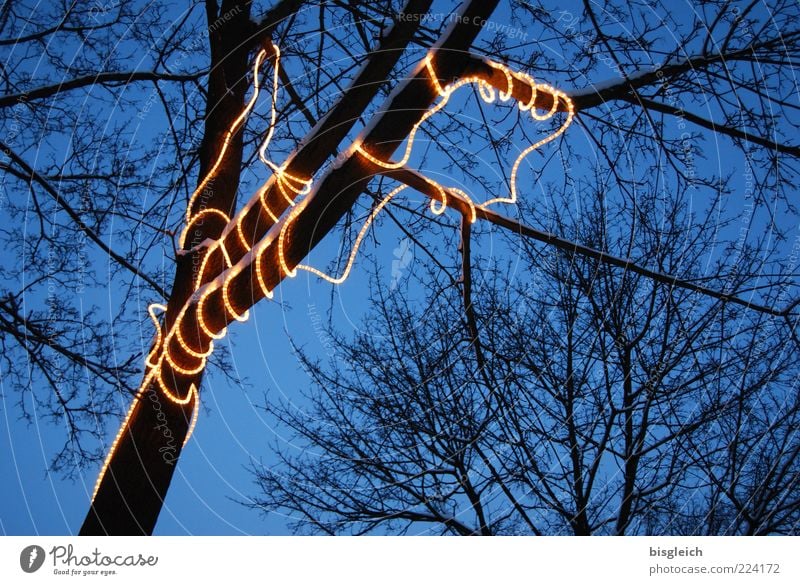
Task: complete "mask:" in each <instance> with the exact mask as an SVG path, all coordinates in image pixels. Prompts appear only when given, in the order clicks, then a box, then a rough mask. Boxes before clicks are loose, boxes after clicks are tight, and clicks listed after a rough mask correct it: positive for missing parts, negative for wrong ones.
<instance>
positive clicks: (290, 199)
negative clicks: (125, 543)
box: [92, 44, 574, 500]
mask: <svg viewBox="0 0 800 585" xmlns="http://www.w3.org/2000/svg"><path fill="white" fill-rule="evenodd" d="M272 48H273V50H274V53H275V62H274V66H273V84H272V99H271V104H270V124H269V129H268V131H267V133H266V136H265V139H264V141H263V143H262V144H261V146H260V148H259V151H258V153H259V158H260V160H261V161H262V162H263V163H264V164H265V165H266V166H268V167H269V168H270V169H271V170H272V179H273V180H274V184H275V186H276V187H277V189H278V191H279V193H280V194H281V196H282V197H283V198H284V199H285V201H286V202H287V203H288V204H289V206H290V210H289V213H288V215H287V217H286V218H285V221H284V222H283V225H282V226H281V228H280V232H279V234H278V238H277V240H278V261H279V263H280V266H281V269H282V270H283V272H284V273H285V274H286V275H287V276H290V277H293V276H295V275H296V274H297V270H305V271H307V272H310V273H312V274H314V275H316V276H318V277H320V278H322V279H324V280H326V281H328V282H331V283H333V284H341V283H343V282H344V281H345V280H346V279H347V277H348V276H349V274H350V271H351V269H352V267H353V264H354V262H355V258H356V255H357V253H358V249H359V247H360V245H361V242H362V240H363V239H364V237H365V235H366V233H367V231H368V230H369V227H370V225H371V224H372V222H373V221H374V220H375V217H376V216H377V215H378V214H379V213H380V212H381V210H382V209H383V208H384V207H385V206H386V205H387V204H388V203H389V202H390V201H391V200H392V198H394V197H395V196H396V195H397V194H398V193H400V192H401V191H403V190H404V189H405V188H406V185H400V186H398V187H396V188H394V189H393V190H392V191H390V192H389V193H388V194H387V195H386V196H385V197H383V199H382V200H381V201H380V202H379V203H378V204H377V205H376V206H375V207H374V208H373V209H372V211H371V212H370V214H369V216H368V217H367V219H366V220H365V222H364V225H363V226H362V227H361V230H360V231H359V233H358V235H357V237H356V240H355V242H354V244H353V247H352V249H351V251H350V254H349V256H348V259H347V263H346V265H345V268H344V271H343V272H342V274H341V275H340V276H338V277H334V276H331V275H329V274H327V273H325V272H323V271H321V270H319V269H317V268H314V267H313V266H309V265H306V264H298V265H297V266H295V267H294V268H290V267H289V265H288V263H287V262H286V258H285V256H284V248H285V238H286V234H287V231H288V228H289V226H291V225H292V223H293V222H294V220H295V219H296V218H297V216H298V215H299V214H300V212H301V211H302V210H303V208H304V207H305V205H304V204H302V203H301V204H300V205H298V204H297V203H296V199H297V198H298V197H301V198H302V197H304V196H305V195H307V194H308V193H310V192H311V186H312V180H311V179H310V178H309V179H306V178H302V177H297V176H294V175H292V174H290V173H287V172H286V164H285V163H284V165H277V164H275V163H274V162H272V161H271V160H269V159H268V158H267V155H266V150H267V147H268V145H269V143H270V141H271V139H272V136H273V134H274V131H275V124H276V119H277V109H276V103H277V91H278V73H279V66H280V49H279V48H278V46H277V45H275V44H273V45H272ZM266 54H267V53H266V51H265V50H264V49H262V50H261V51H259V53H258V55H257V56H256V59H255V64H254V67H253V94H252V96H251V97H250V100H249V101H248V102H247V104H246V105H245V107H244V109H243V110H242V112H241V113H240V114H239V116H237V117H236V119H234V121H233V122H232V123H231V125H230V127H229V128H228V130H227V131H226V134H225V137H224V139H223V142H222V146H221V147H220V150H219V154H218V155H217V159H216V161H215V162H214V164H213V165H212V166H211V168H210V169H209V171H208V173H207V174H206V176H205V177H204V178H203V179H202V180H201V181H200V183H199V184H198V186H197V188H196V189H195V190H194V192H193V193H192V195H191V196H190V197H189V201H188V203H187V209H186V225H185V227H184V229H183V232H182V233H181V236H180V239H179V243H180V247H181V248H184V247H185V244H186V238H187V236H188V234H189V230H190V228H191V226H192V225H193V224H194V223H195V222H196V221H197V220H198V219H200V218H202V217H203V216H205V215H218V216H220V217H221V218H222V219H223V220H224V221H225V224H226V229H225V231H224V232H223V235H224V234H225V233H228V232H229V231H230V230H229V229H228V228H231V224H233V226H232V229H235V230H236V234H237V237H238V238H239V241H240V242H241V244H242V246H243V247H244V249H247V250H251V252H254V259H253V262H254V263H255V274H256V281H257V282H258V285H259V287H260V289H261V291H262V292H263V294H264V296H265V297H267V298H272V297H273V291H272V290H270V289H269V288H268V287H267V285H266V282H265V280H264V277H263V273H262V269H261V261H260V260H261V256H262V255H263V253H264V252H265V250H266V249H267V248H268V247H269V246H270V245H271V244H272V241H265V240H262V241H261V242H258V243H251V242H248V241H247V238H246V237H245V234H244V231H243V230H242V221H243V219H244V217H245V213H244V212H240V213H239V214H238V215H237V217H235V218H234V219H233V220H231V218H229V217H228V216H227V215H226V214H225V213H224V212H222V211H220V210H218V209H213V208H212V209H205V208H202V209H201V210H200V211H198V212H196V213H192V211H193V208H194V206H195V203H196V201H197V199H198V198H199V197H200V196H201V195H202V193H203V191H204V190H205V188H206V187H207V186H208V184H209V183H210V182H211V181H212V180H213V179H214V177H215V175H216V173H217V171H218V169H219V167H220V165H221V164H222V161H223V158H224V156H225V154H226V152H227V150H228V147H229V145H230V143H231V141H232V140H233V137H234V135H235V134H236V132H238V131H239V129H240V127H241V125H242V123H243V122H244V120H245V119H246V118H247V116H248V114H249V113H250V111H251V110H252V109H253V107H254V105H255V103H256V101H257V99H258V95H259V89H260V88H259V70H260V68H261V65H262V63H263V61H264V59H265V58H266ZM488 63H489V65H491V66H492V67H493V68H495V69H498V70H500V71H501V72H502V73H503V74H504V75H505V78H506V89H505V91H500V92H495V89H494V87H492V86H491V85H490V84H489V83H488V82H487V81H485V80H484V79H481V78H480V77H478V76H468V77H464V78H461V79H459V80H457V81H455V82H453V83H450V84H448V85H447V86H446V87H442V86H441V84H440V83H439V78H438V76H437V75H436V71H435V69H434V67H433V62H432V58H431V55H430V54H428V56H427V57H426V58H425V61H424V66H425V69H426V70H427V72H428V75H429V76H430V79H431V81H432V83H433V85H434V87H435V89H436V91H437V93H438V94H439V96H440V97H441V99H440V100H439V102H438V103H437V104H435V105H434V106H433V107H431V108H430V109H428V110H427V111H426V112H425V114H424V115H423V116H422V117H421V118H420V120H419V121H418V122H417V123H416V124H414V126H413V127H412V129H411V131H410V132H409V135H408V139H407V141H406V147H405V151H404V153H403V156H402V157H401V159H400V160H399V161H385V160H382V159H380V158H378V157H375V156H373V155H372V154H370V153H369V152H368V151H367V150H366V149H365V148H364V147H363V146H362V145H361V144H359V145H358V146H356V147H355V151H356V152H358V153H359V154H360V155H361V156H363V157H365V158H366V159H368V160H370V161H371V162H373V163H374V164H376V165H378V166H380V167H382V168H385V169H401V168H404V167H405V166H406V164H407V162H408V160H409V158H410V156H411V150H412V147H413V143H414V139H415V136H416V133H417V130H418V128H419V126H420V125H421V124H423V123H424V122H425V121H426V120H427V119H428V118H430V117H431V116H433V115H434V114H436V113H437V112H439V111H441V110H442V109H443V108H444V107H445V106H446V105H447V103H448V101H449V99H450V97H451V95H452V94H453V93H454V92H455V91H456V90H457V89H458V88H460V87H463V86H464V85H467V84H471V83H476V84H477V85H478V93H479V95H480V96H481V99H483V101H484V102H486V103H492V102H494V100H495V98H496V97H499V99H500V101H503V102H505V101H508V100H509V99H511V97H512V93H513V86H514V82H515V80H516V81H519V82H521V83H524V84H526V85H528V86H529V87H530V89H531V97H530V99H529V100H528V102H526V103H522V102H519V108H520V110H521V111H530V112H531V116H532V118H533V119H534V120H538V121H544V120H548V119H550V118H552V117H553V116H554V115H555V113H556V111H557V110H558V103H559V100H562V101H563V102H564V103H565V104H566V108H567V116H566V118H565V120H564V122H563V123H562V124H561V126H560V127H559V128H558V129H556V130H555V131H554V132H552V133H550V134H548V135H547V136H545V137H544V138H542V139H541V140H539V141H537V142H535V143H533V144H531V145H530V146H528V147H527V148H525V149H524V150H523V151H522V152H521V153H520V154H519V156H518V157H517V158H516V160H515V161H514V163H513V165H512V170H511V178H510V190H511V195H510V197H496V198H494V199H490V200H489V201H486V202H484V203H482V204H479V205H478V206H477V207H480V208H482V209H486V208H487V207H488V206H489V205H492V204H494V203H501V202H502V203H515V202H516V200H517V187H516V180H517V172H518V169H519V166H520V165H521V163H522V161H523V159H524V158H525V157H526V156H527V155H528V154H530V153H531V152H533V151H534V150H536V149H538V148H540V147H541V146H543V145H545V144H547V143H548V142H551V141H552V140H555V139H556V138H557V137H558V136H560V135H561V134H562V133H563V132H564V131H565V130H566V129H567V127H568V126H569V125H570V124H571V122H572V119H573V117H574V106H573V103H572V101H571V100H570V99H569V97H568V96H567V95H566V94H564V93H563V92H561V91H560V90H558V89H555V88H553V87H551V86H549V85H546V84H542V83H536V82H535V81H534V80H533V78H532V77H531V76H529V75H528V74H526V73H514V72H512V71H511V70H510V69H509V68H508V67H506V66H505V65H502V64H500V63H495V62H492V61H488ZM539 91H542V92H545V93H548V94H550V96H551V97H552V100H553V104H552V106H551V108H550V109H549V110H548V111H547V112H546V113H544V114H539V113H538V112H536V108H535V102H536V97H537V95H538V92H539ZM423 179H424V180H425V181H427V182H428V183H429V184H430V185H432V186H433V187H434V189H435V190H436V191H437V192H438V193H439V198H438V199H436V198H432V199H431V203H430V210H431V212H432V213H433V214H434V215H441V214H442V213H444V212H445V210H446V209H447V193H448V192H450V193H452V194H453V195H455V196H457V197H458V198H459V199H461V200H462V202H463V203H466V205H467V206H468V207H469V210H470V216H469V219H470V222H475V220H476V217H477V212H476V205H475V203H474V202H473V201H472V199H471V198H470V197H469V196H468V195H467V194H466V193H465V192H464V191H462V190H461V189H457V188H455V187H450V188H446V187H444V186H442V185H441V184H440V183H438V182H436V181H434V180H433V179H430V178H428V177H425V176H423ZM269 187H270V182H269V181H268V182H267V183H265V184H264V185H262V186H261V187H260V188H259V189H258V191H257V197H255V198H254V199H256V200H257V201H258V203H260V205H261V208H262V209H263V210H264V211H265V213H266V214H267V215H268V216H269V217H270V218H271V219H272V220H273V221H274V222H276V223H277V222H278V221H279V218H278V217H277V216H276V215H275V214H274V212H273V211H272V210H271V209H270V208H269V206H268V205H267V201H266V197H265V195H266V193H267V192H268V190H269ZM303 201H304V202H307V201H308V199H303ZM248 205H249V204H248ZM243 211H244V210H243ZM201 246H202V244H201ZM217 247H219V249H220V251H221V253H222V256H223V258H224V261H225V270H224V271H223V273H222V275H221V278H222V283H221V288H222V300H223V305H224V307H225V310H226V312H227V313H228V314H229V315H230V317H231V318H233V319H234V320H236V321H246V320H247V318H248V315H249V312H248V311H244V313H241V314H240V313H238V312H237V311H236V310H235V309H234V308H233V306H232V305H231V303H230V300H229V296H228V286H229V284H230V282H231V281H232V280H233V278H234V277H236V276H237V275H238V273H239V272H240V271H241V270H240V269H233V268H234V266H233V263H232V261H231V258H230V255H229V253H228V251H227V249H226V248H225V244H224V242H223V237H220V238H219V239H218V240H215V241H214V242H212V243H211V244H210V245H209V246H207V248H208V249H207V251H206V253H205V256H204V258H203V261H202V262H201V264H200V268H199V270H198V274H197V277H196V278H195V280H194V283H193V284H194V288H193V296H194V298H196V299H197V309H196V315H197V324H198V326H199V327H200V329H201V330H202V331H203V333H204V334H205V335H206V336H207V340H208V349H207V350H206V351H197V350H195V349H194V348H192V347H191V346H189V345H188V344H187V343H186V341H185V340H184V338H183V335H182V333H181V324H182V322H183V318H184V316H185V314H186V311H187V310H188V308H189V306H190V303H186V304H184V306H183V308H182V309H181V310H180V312H179V313H178V315H177V317H176V318H175V320H174V322H173V324H172V326H171V327H170V329H169V331H168V332H167V333H166V334H164V333H163V332H162V326H161V324H160V323H159V320H158V318H157V316H156V314H155V311H156V310H158V311H162V312H164V311H166V306H164V305H161V304H157V303H154V304H152V305H150V306H149V307H148V313H149V315H150V318H151V319H152V321H153V323H154V325H155V329H156V339H155V342H154V344H153V347H152V349H151V351H150V352H149V353H148V355H147V357H146V358H145V366H146V367H147V369H148V370H147V373H146V375H145V376H144V379H143V381H142V384H141V385H140V386H139V388H138V390H137V391H136V394H135V397H134V400H133V402H132V404H131V406H130V408H129V409H128V412H127V414H126V416H125V419H124V420H123V423H122V426H121V427H120V429H119V431H118V432H117V435H116V437H115V438H114V441H113V442H112V444H111V449H110V450H109V453H108V455H107V456H106V459H105V462H104V463H103V466H102V468H101V470H100V474H99V476H98V478H97V482H96V484H95V489H94V493H93V494H92V500H94V498H95V496H96V495H97V491H98V489H99V488H100V484H101V482H102V480H103V477H104V475H105V473H106V471H107V470H108V466H109V464H110V462H111V459H112V457H113V455H114V453H115V451H116V449H117V447H118V445H119V442H120V440H121V438H122V436H123V434H124V432H125V430H126V429H127V427H128V423H129V422H130V419H131V417H132V415H133V411H134V408H135V406H136V404H137V402H138V401H139V400H140V399H142V397H143V396H144V394H145V392H146V390H147V388H148V387H149V386H150V385H151V384H152V383H154V382H155V384H156V385H157V386H158V388H159V389H160V390H161V392H162V394H163V395H164V396H165V397H166V398H167V399H169V400H170V401H172V402H174V403H175V404H178V405H186V404H189V402H191V401H194V403H193V409H192V419H191V422H190V424H189V428H188V430H187V433H186V438H185V440H184V443H183V444H184V445H185V444H186V442H188V440H189V438H190V437H191V435H192V432H193V431H194V428H195V425H196V424H197V418H198V414H199V402H200V396H199V393H198V389H197V386H196V385H195V384H194V383H192V384H191V385H190V387H189V392H188V393H187V394H186V396H183V397H181V396H179V395H178V394H176V393H175V392H174V391H173V390H172V389H171V388H170V387H169V386H168V385H167V384H166V383H165V382H164V380H163V377H162V367H163V364H164V361H166V362H167V363H168V364H169V366H170V367H171V368H172V369H173V370H174V371H176V372H178V373H180V374H184V375H194V374H197V373H199V372H201V371H202V370H203V369H204V368H205V365H206V361H207V359H208V356H209V355H211V353H212V352H213V351H214V342H213V340H215V339H222V338H223V337H224V336H225V334H226V332H227V326H226V327H223V328H222V329H221V330H220V331H219V332H214V331H213V330H212V329H211V328H209V327H208V325H207V324H206V323H205V319H204V317H203V306H204V303H205V301H206V299H207V298H208V296H209V295H210V294H211V293H212V292H213V291H214V290H217V289H218V288H219V286H217V287H216V288H215V287H214V286H203V282H204V278H203V277H204V275H205V270H206V267H207V264H208V260H209V258H210V257H211V255H212V252H213V251H214V250H215V249H216V248H217ZM215 283H216V281H215ZM215 283H210V284H212V285H214V284H215ZM201 287H202V289H201ZM173 338H174V339H175V340H176V341H177V342H178V345H179V346H180V347H181V349H182V350H183V351H184V352H185V353H186V354H187V355H188V356H190V357H191V358H194V359H195V360H197V363H196V365H195V366H193V367H189V368H187V367H183V366H182V365H181V364H179V363H178V360H176V359H175V358H174V357H173V356H172V355H170V351H169V344H170V341H171V340H172V339H173Z"/></svg>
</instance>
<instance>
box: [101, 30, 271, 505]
mask: <svg viewBox="0 0 800 585" xmlns="http://www.w3.org/2000/svg"><path fill="white" fill-rule="evenodd" d="M273 48H274V49H275V53H276V57H279V56H280V51H279V50H278V47H277V46H276V45H274V44H273ZM265 56H266V51H265V50H263V49H262V50H261V51H259V53H258V55H257V56H256V59H255V65H254V67H253V71H254V74H253V95H252V96H251V97H250V100H249V101H248V103H247V104H246V106H245V108H244V109H243V110H242V112H241V113H240V114H239V115H238V116H237V117H236V118H235V119H234V120H233V122H232V123H231V125H230V127H229V128H228V130H227V132H226V133H225V138H224V140H223V143H222V146H221V148H220V151H219V154H218V155H217V159H216V161H215V162H214V164H213V165H212V166H211V169H209V171H208V173H207V174H206V176H205V177H204V178H203V179H202V180H201V181H200V184H199V185H198V186H197V188H196V189H195V190H194V192H193V193H192V195H191V196H190V197H189V201H188V203H187V206H186V226H185V227H184V229H183V232H182V233H181V236H180V238H179V243H180V247H181V248H183V247H184V246H185V241H186V237H187V235H188V233H189V229H190V227H191V226H192V225H193V224H194V223H195V222H196V221H197V220H198V219H200V218H201V217H203V216H204V215H206V214H216V215H219V216H221V217H222V219H223V220H224V221H225V223H226V224H229V223H230V221H231V220H230V218H229V217H228V216H227V215H226V214H225V213H224V212H222V211H220V210H218V209H202V210H200V211H199V212H198V213H196V214H192V208H193V207H194V203H195V201H196V200H197V198H198V197H199V196H200V194H201V193H202V192H203V190H204V189H205V188H206V186H207V185H208V184H209V182H211V180H212V179H213V178H214V176H215V175H216V172H217V170H218V169H219V167H220V165H221V164H222V160H223V158H224V157H225V153H226V152H227V150H228V147H229V145H230V142H231V140H232V138H233V136H234V134H235V133H236V132H237V131H238V129H239V126H240V125H241V124H242V122H243V121H244V120H245V118H246V117H247V115H248V114H249V113H250V110H252V108H253V106H254V105H255V103H256V100H257V99H258V94H259V82H258V71H259V69H260V68H261V64H262V62H263V60H264V57H265ZM277 80H278V72H277V60H276V70H275V75H274V81H275V84H274V85H275V87H274V88H273V112H274V107H275V98H274V95H275V91H276V89H275V88H277ZM274 121H275V115H274V113H273V116H272V122H273V124H271V125H270V126H271V128H270V135H269V136H268V139H267V141H265V146H266V143H267V142H268V141H269V137H271V134H272V126H273V125H274ZM236 227H237V231H238V234H239V238H240V240H241V242H242V243H243V244H244V245H245V248H247V247H248V244H247V241H246V239H245V238H244V234H243V233H242V230H241V226H240V225H239V224H238V223H237V226H236ZM218 242H219V240H218ZM212 251H213V250H211V249H209V250H208V251H207V252H206V255H205V257H204V258H203V263H202V264H201V267H200V270H199V275H200V276H199V277H198V279H197V280H196V282H195V286H194V290H195V291H197V289H198V287H199V286H200V285H201V284H202V280H201V277H202V274H203V273H204V271H205V266H206V263H207V261H208V259H209V257H210V256H211V253H212ZM222 253H223V256H224V258H225V260H226V262H227V264H228V267H230V265H231V260H230V256H229V255H228V252H227V250H226V249H225V247H224V246H222ZM223 295H224V296H225V298H226V308H228V310H229V311H230V312H231V314H232V315H233V316H234V318H236V319H237V320H244V319H246V318H247V317H246V315H247V314H248V313H247V312H245V315H242V316H240V315H238V314H236V313H235V312H234V311H232V310H231V308H230V303H229V302H228V301H227V289H226V288H224V289H223ZM205 298H206V296H202V297H200V299H199V300H198V309H197V321H198V324H199V325H200V327H201V329H202V330H203V332H204V333H206V334H207V335H208V336H209V338H211V339H221V338H222V337H224V336H225V331H226V329H227V328H223V330H222V332H221V333H220V334H214V333H213V331H211V330H210V329H209V328H208V327H207V326H206V324H205V321H204V319H203V315H202V306H203V302H204V301H205ZM166 309H167V307H166V306H164V305H161V304H158V303H153V304H151V305H150V306H149V307H148V309H147V310H148V313H149V315H150V318H151V319H152V320H153V323H154V325H155V329H156V340H155V343H154V345H153V349H152V350H151V351H150V352H149V353H148V355H147V357H146V358H145V366H146V367H147V368H149V371H148V372H147V374H146V375H145V376H144V379H143V380H142V384H141V385H140V386H139V388H138V390H137V391H136V394H135V396H134V400H133V403H132V404H131V406H130V408H129V409H128V412H127V414H126V416H125V418H124V419H123V422H122V425H121V426H120V429H119V431H118V432H117V435H116V436H115V438H114V440H113V441H112V443H111V448H110V449H109V452H108V455H107V456H106V458H105V460H104V461H103V465H102V467H101V469H100V473H99V475H98V477H97V481H96V483H95V487H94V492H93V493H92V501H94V499H95V497H96V496H97V492H98V490H99V489H100V484H101V483H102V481H103V478H104V477H105V474H106V471H108V467H109V465H110V464H111V459H112V458H113V456H114V453H115V452H116V450H117V448H118V447H119V442H120V440H121V438H122V436H123V434H124V433H125V431H126V429H127V428H128V424H129V423H130V419H131V417H132V416H133V412H134V409H135V408H136V405H137V403H138V402H139V400H141V398H142V396H143V395H144V392H145V391H146V389H147V388H148V387H149V385H150V384H151V383H152V382H153V381H155V382H156V384H157V385H158V387H159V388H160V389H161V391H162V393H163V395H164V396H165V397H166V398H167V399H169V400H170V401H172V402H174V403H175V404H178V405H181V406H185V405H186V404H189V402H192V401H194V402H193V408H192V418H191V422H190V423H189V427H188V429H187V432H186V437H185V439H184V442H183V444H184V445H186V443H187V442H188V441H189V439H190V438H191V436H192V433H193V432H194V428H195V426H196V425H197V419H198V416H199V409H200V394H199V392H198V391H197V386H196V385H195V384H190V386H189V392H188V393H187V394H186V396H185V397H183V398H181V397H179V396H177V395H176V394H175V393H173V391H172V389H171V388H170V387H169V386H168V385H167V384H166V383H165V382H164V380H163V378H162V375H161V372H162V367H163V364H164V361H165V360H166V362H167V363H168V364H169V365H170V367H171V368H172V369H173V370H174V371H176V372H178V373H181V374H184V375H193V374H196V373H199V372H200V371H202V370H203V368H204V367H205V365H206V358H207V357H208V356H209V355H211V353H212V352H213V351H214V343H213V341H211V340H209V345H208V350H207V351H206V352H199V351H196V350H195V349H193V348H192V347H190V346H189V344H187V343H186V341H185V340H184V339H183V334H182V333H181V331H180V327H181V324H182V322H183V317H184V315H185V313H186V306H184V308H183V309H182V310H181V311H180V313H179V314H178V317H177V318H176V319H175V322H174V323H173V325H172V327H171V329H170V331H169V332H168V333H167V335H166V336H164V335H163V334H162V332H161V324H160V323H159V322H158V318H157V317H156V315H155V310H161V311H166ZM173 336H174V337H175V339H176V340H177V342H178V345H179V346H180V347H181V349H182V350H183V351H184V352H186V354H188V355H189V356H191V357H193V358H196V359H198V360H199V365H197V366H195V367H194V368H184V367H182V366H180V365H179V364H178V363H177V361H176V360H175V359H173V357H172V355H171V354H170V352H169V343H170V341H171V340H172V338H173ZM156 354H160V355H159V358H158V360H157V361H155V363H154V358H155V355H156Z"/></svg>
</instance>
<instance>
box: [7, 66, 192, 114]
mask: <svg viewBox="0 0 800 585" xmlns="http://www.w3.org/2000/svg"><path fill="white" fill-rule="evenodd" d="M205 74H206V71H198V72H197V73H185V74H175V73H158V72H156V71H104V72H101V73H97V74H96V75H84V76H83V77H76V78H74V79H69V80H67V81H62V82H60V83H55V84H53V85H44V86H42V87H37V88H35V89H31V90H29V91H23V92H20V93H15V94H11V95H5V96H0V108H7V107H9V106H15V105H17V104H21V103H26V102H29V101H31V100H39V99H47V98H51V97H53V96H55V95H58V94H60V93H63V92H66V91H72V90H73V89H80V88H83V87H91V86H94V85H105V84H111V83H113V84H119V85H127V84H129V83H132V82H134V81H196V80H198V79H200V78H201V77H203V76H204V75H205Z"/></svg>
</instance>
